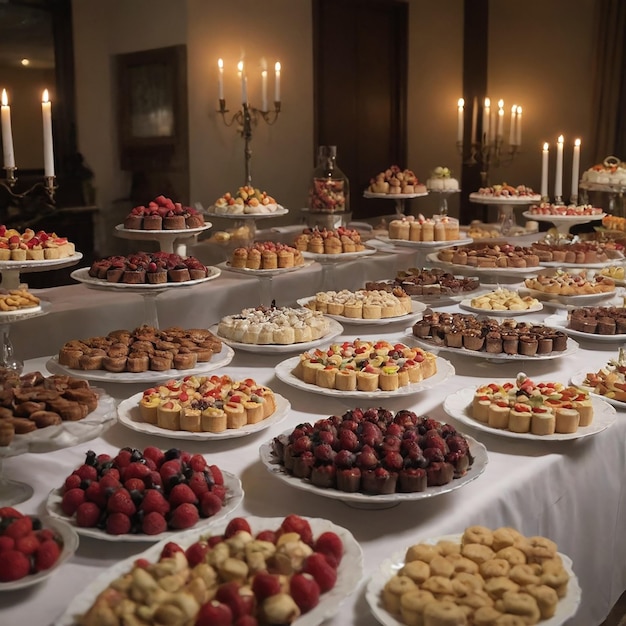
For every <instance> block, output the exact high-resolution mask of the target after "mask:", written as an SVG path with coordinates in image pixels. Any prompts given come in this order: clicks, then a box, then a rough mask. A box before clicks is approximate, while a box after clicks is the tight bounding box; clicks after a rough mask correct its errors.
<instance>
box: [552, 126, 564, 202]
mask: <svg viewBox="0 0 626 626" xmlns="http://www.w3.org/2000/svg"><path fill="white" fill-rule="evenodd" d="M563 141H564V139H563V135H559V138H558V140H557V142H556V177H555V179H554V199H555V201H556V200H557V198H559V199H562V197H563ZM559 201H561V200H559Z"/></svg>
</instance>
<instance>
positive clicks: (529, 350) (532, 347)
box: [518, 335, 539, 356]
mask: <svg viewBox="0 0 626 626" xmlns="http://www.w3.org/2000/svg"><path fill="white" fill-rule="evenodd" d="M538 343H539V342H538V341H537V337H536V336H535V335H521V336H520V338H519V343H518V350H519V353H520V354H523V355H524V356H535V355H536V354H537V348H538Z"/></svg>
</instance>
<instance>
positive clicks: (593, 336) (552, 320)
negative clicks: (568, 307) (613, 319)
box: [543, 313, 626, 343]
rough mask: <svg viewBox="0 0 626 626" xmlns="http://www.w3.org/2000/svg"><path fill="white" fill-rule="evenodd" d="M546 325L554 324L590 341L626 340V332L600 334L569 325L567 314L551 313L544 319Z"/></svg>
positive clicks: (611, 341) (574, 335) (568, 332)
mask: <svg viewBox="0 0 626 626" xmlns="http://www.w3.org/2000/svg"><path fill="white" fill-rule="evenodd" d="M543 323H544V324H545V325H546V326H552V327H553V328H559V329H560V330H562V331H563V332H566V333H567V334H568V335H571V336H572V337H578V338H580V339H587V340H588V341H601V342H602V343H615V342H622V341H626V334H623V333H619V334H615V335H599V334H598V333H584V332H582V331H580V330H574V329H573V328H570V327H569V326H568V325H567V316H566V315H559V314H558V313H557V314H555V315H550V316H549V317H546V319H545V320H544V321H543Z"/></svg>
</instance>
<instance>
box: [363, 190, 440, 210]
mask: <svg viewBox="0 0 626 626" xmlns="http://www.w3.org/2000/svg"><path fill="white" fill-rule="evenodd" d="M427 195H428V191H424V192H422V193H394V194H389V193H373V192H372V191H364V192H363V197H364V198H370V199H372V198H374V199H378V200H393V201H394V203H395V208H396V215H405V210H406V201H407V200H412V199H413V198H424V197H426V196H427Z"/></svg>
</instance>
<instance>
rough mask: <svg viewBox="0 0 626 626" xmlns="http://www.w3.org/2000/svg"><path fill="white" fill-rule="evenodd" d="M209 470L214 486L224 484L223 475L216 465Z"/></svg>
mask: <svg viewBox="0 0 626 626" xmlns="http://www.w3.org/2000/svg"><path fill="white" fill-rule="evenodd" d="M209 469H210V470H211V474H213V480H214V481H215V484H216V485H223V484H224V475H223V474H222V470H221V469H220V468H219V467H218V466H217V465H210V466H209Z"/></svg>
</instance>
